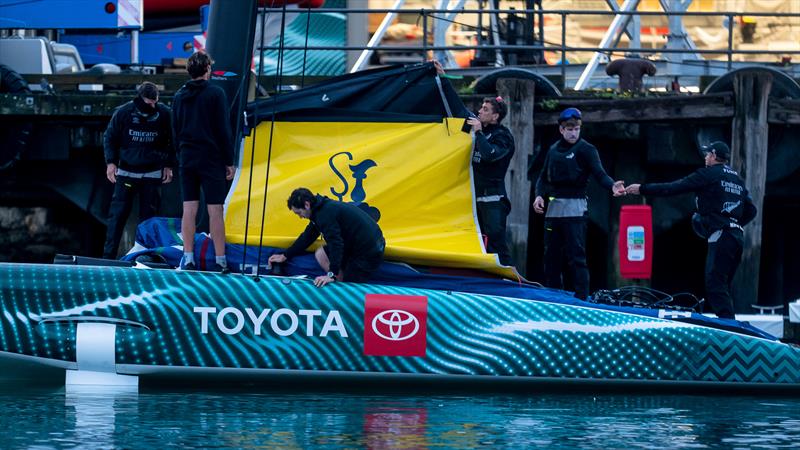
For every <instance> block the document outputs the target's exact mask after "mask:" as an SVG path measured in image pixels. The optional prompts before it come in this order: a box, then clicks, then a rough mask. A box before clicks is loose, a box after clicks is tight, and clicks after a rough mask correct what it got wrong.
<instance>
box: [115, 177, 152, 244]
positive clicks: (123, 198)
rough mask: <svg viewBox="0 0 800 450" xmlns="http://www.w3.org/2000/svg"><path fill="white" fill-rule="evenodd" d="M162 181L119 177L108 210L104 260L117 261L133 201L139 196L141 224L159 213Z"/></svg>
mask: <svg viewBox="0 0 800 450" xmlns="http://www.w3.org/2000/svg"><path fill="white" fill-rule="evenodd" d="M159 186H161V179H158V178H141V179H139V178H128V177H117V182H116V184H114V196H113V197H112V199H111V206H110V207H109V209H108V223H107V224H106V243H105V246H104V247H103V258H106V259H115V258H116V257H117V247H119V241H120V239H121V238H122V231H123V230H124V229H125V223H126V222H127V221H128V216H129V215H130V213H131V208H132V207H133V199H134V197H135V196H136V194H139V222H143V221H145V220H147V219H149V218H151V217H153V216H155V215H156V212H157V211H158V202H159V192H158V188H159Z"/></svg>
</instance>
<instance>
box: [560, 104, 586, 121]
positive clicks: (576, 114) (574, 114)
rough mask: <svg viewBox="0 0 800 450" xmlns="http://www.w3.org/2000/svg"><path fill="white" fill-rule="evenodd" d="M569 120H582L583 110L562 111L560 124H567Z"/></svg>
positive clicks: (570, 109) (568, 109) (569, 109)
mask: <svg viewBox="0 0 800 450" xmlns="http://www.w3.org/2000/svg"><path fill="white" fill-rule="evenodd" d="M569 119H578V120H581V110H579V109H578V108H567V109H565V110H563V111H561V114H559V116H558V123H559V124H560V123H561V122H566V121H567V120H569Z"/></svg>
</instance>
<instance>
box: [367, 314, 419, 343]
mask: <svg viewBox="0 0 800 450" xmlns="http://www.w3.org/2000/svg"><path fill="white" fill-rule="evenodd" d="M378 322H380V323H382V324H384V325H386V326H388V327H389V335H388V336H387V335H386V334H384V333H382V332H381V331H380V330H379V329H378ZM372 331H374V332H375V334H377V335H378V336H380V337H382V338H384V339H386V340H388V341H405V340H406V339H411V338H412V337H414V336H415V335H416V334H417V332H418V331H419V321H418V320H417V318H416V317H414V315H413V314H411V313H409V312H407V311H403V310H402V309H389V310H386V311H383V312H382V313H380V314H378V315H376V316H375V318H374V319H372Z"/></svg>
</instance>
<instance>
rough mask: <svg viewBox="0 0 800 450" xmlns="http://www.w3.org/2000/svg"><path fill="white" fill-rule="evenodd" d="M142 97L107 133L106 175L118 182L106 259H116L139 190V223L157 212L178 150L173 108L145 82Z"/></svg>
mask: <svg viewBox="0 0 800 450" xmlns="http://www.w3.org/2000/svg"><path fill="white" fill-rule="evenodd" d="M137 93H138V95H137V96H136V98H134V99H133V100H132V101H130V102H128V103H125V104H124V105H122V106H120V107H119V108H117V110H116V111H114V115H113V116H111V121H110V122H109V123H108V127H107V128H106V132H105V134H104V135H103V149H104V153H105V159H106V177H107V178H108V181H110V182H112V183H114V196H113V197H112V198H111V206H110V207H109V214H108V224H107V231H106V242H105V245H104V246H103V258H106V259H114V258H116V256H117V248H118V247H119V241H120V238H121V237H122V231H123V229H124V228H125V222H127V220H128V216H129V215H130V213H131V207H132V206H133V199H134V196H135V195H136V194H137V193H138V194H139V221H140V222H143V221H145V220H147V219H149V218H151V217H153V216H155V215H156V213H157V211H158V202H159V193H158V189H159V186H160V185H161V184H162V183H169V182H171V181H172V168H173V167H175V165H176V164H177V161H176V160H175V148H174V147H173V146H172V142H171V133H172V131H171V129H170V109H169V107H168V106H166V105H163V104H161V103H159V102H158V87H156V85H155V84H153V83H150V82H149V81H145V82H144V83H142V84H141V85H140V86H139V88H138V89H137Z"/></svg>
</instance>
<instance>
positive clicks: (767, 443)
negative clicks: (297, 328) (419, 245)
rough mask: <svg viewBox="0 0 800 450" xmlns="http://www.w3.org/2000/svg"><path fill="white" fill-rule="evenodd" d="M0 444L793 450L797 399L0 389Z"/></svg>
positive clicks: (799, 416) (799, 437)
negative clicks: (743, 449) (729, 449)
mask: <svg viewBox="0 0 800 450" xmlns="http://www.w3.org/2000/svg"><path fill="white" fill-rule="evenodd" d="M0 399H1V400H0V448H3V449H18V448H34V449H50V448H82V449H83V448H87V449H93V448H126V449H130V448H173V447H181V448H265V447H267V448H375V449H379V448H414V449H416V448H434V447H436V448H459V449H469V448H480V447H484V448H585V449H597V448H670V449H672V448H691V449H702V448H798V446H799V445H800V398H798V397H796V396H795V397H782V396H780V395H775V396H745V395H713V396H704V395H677V394H662V395H654V394H609V393H605V394H599V393H598V394H592V393H586V392H583V393H580V394H569V393H559V394H548V393H542V392H537V393H520V392H515V393H469V392H451V393H447V394H433V393H431V392H428V393H419V392H416V393H409V394H403V393H397V392H394V393H391V394H381V393H378V391H376V390H372V392H371V393H370V392H366V391H364V390H361V391H353V390H348V391H346V392H335V391H333V390H330V389H327V390H325V391H309V390H307V389H305V390H302V389H299V388H297V387H293V388H291V390H288V389H287V390H284V389H282V388H281V389H265V388H259V389H257V390H255V391H249V390H245V389H236V390H232V389H209V388H202V389H201V388H197V389H190V390H187V389H178V390H176V389H174V388H170V389H166V388H143V389H140V390H139V391H138V392H124V391H96V390H90V391H78V392H73V391H72V390H69V391H68V390H66V389H65V388H63V387H60V388H58V387H57V388H43V387H29V386H16V385H13V384H9V383H2V384H0Z"/></svg>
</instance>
